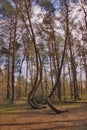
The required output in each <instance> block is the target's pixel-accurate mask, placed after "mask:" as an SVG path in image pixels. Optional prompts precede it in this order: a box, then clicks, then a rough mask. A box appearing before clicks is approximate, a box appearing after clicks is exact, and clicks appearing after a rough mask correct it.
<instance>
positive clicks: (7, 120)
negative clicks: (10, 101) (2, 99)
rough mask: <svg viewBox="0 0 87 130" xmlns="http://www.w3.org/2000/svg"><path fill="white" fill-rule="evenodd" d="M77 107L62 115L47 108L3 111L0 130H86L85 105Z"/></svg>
mask: <svg viewBox="0 0 87 130" xmlns="http://www.w3.org/2000/svg"><path fill="white" fill-rule="evenodd" d="M77 106H78V107H71V108H70V107H68V110H69V112H65V113H62V114H55V113H54V112H52V111H51V110H50V108H48V107H47V108H46V109H40V110H33V109H31V108H25V109H18V110H16V111H15V110H14V111H10V112H9V111H3V112H1V114H0V130H87V104H86V103H85V104H81V105H77ZM57 107H58V106H57ZM62 108H63V109H64V108H65V106H64V107H62ZM59 109H61V107H59Z"/></svg>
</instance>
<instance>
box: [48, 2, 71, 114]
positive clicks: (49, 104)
mask: <svg viewBox="0 0 87 130" xmlns="http://www.w3.org/2000/svg"><path fill="white" fill-rule="evenodd" d="M64 4H65V8H66V36H65V44H64V50H63V54H62V59H61V65H60V67H59V72H58V75H57V80H56V83H55V86H54V88H53V90H52V91H51V93H50V94H49V96H48V98H47V104H48V106H49V107H50V108H51V110H52V111H54V112H55V113H56V114H59V113H63V112H67V110H63V111H62V110H58V109H57V108H56V107H55V106H54V105H53V104H52V102H51V96H52V95H53V93H54V92H55V90H56V88H57V87H58V84H59V82H60V79H61V71H62V67H63V63H64V58H65V52H66V46H67V42H68V34H69V26H68V25H69V21H68V5H67V3H66V1H64Z"/></svg>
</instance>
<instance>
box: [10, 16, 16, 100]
mask: <svg viewBox="0 0 87 130" xmlns="http://www.w3.org/2000/svg"><path fill="white" fill-rule="evenodd" d="M13 23H14V39H13V42H12V43H13V50H12V79H11V85H12V93H11V94H12V97H11V102H13V101H14V97H15V93H14V86H15V75H14V73H15V53H16V50H15V49H16V31H17V18H15V19H14V21H13Z"/></svg>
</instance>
